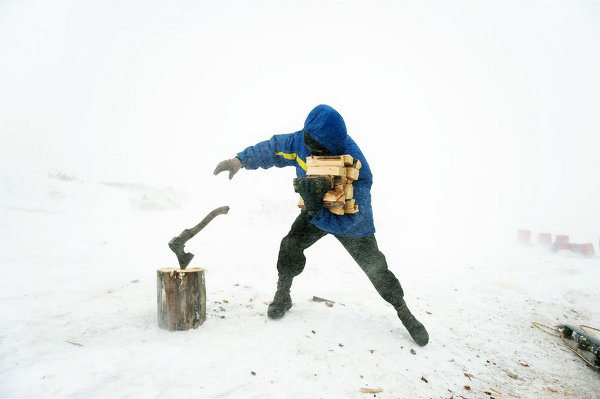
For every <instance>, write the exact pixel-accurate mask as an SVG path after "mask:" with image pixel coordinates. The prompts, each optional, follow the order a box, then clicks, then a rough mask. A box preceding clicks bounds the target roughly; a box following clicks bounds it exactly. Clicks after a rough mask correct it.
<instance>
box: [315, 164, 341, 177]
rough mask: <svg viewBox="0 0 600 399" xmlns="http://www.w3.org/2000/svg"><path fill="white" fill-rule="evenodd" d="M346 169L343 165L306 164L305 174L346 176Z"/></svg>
mask: <svg viewBox="0 0 600 399" xmlns="http://www.w3.org/2000/svg"><path fill="white" fill-rule="evenodd" d="M346 169H347V168H345V167H343V166H308V167H307V168H306V174H307V175H308V176H346Z"/></svg>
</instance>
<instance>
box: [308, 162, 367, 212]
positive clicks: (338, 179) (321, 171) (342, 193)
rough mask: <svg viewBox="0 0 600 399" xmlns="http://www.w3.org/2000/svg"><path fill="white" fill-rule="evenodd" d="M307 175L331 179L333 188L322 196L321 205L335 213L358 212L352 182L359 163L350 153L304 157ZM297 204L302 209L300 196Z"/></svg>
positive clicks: (356, 174) (356, 173)
mask: <svg viewBox="0 0 600 399" xmlns="http://www.w3.org/2000/svg"><path fill="white" fill-rule="evenodd" d="M306 166H307V169H306V175H307V177H316V176H325V177H327V178H328V179H329V180H331V182H332V185H333V189H332V190H329V191H327V193H325V196H324V197H323V207H325V208H327V209H329V212H331V213H335V214H336V215H343V214H345V213H356V212H358V205H357V204H355V203H354V187H353V186H352V183H353V182H354V181H356V180H358V173H359V169H360V168H361V166H362V165H361V163H360V160H359V159H354V158H352V156H351V155H339V156H323V157H315V156H311V157H308V158H306ZM298 206H299V207H300V208H302V209H304V208H305V207H304V201H303V200H302V197H300V202H298Z"/></svg>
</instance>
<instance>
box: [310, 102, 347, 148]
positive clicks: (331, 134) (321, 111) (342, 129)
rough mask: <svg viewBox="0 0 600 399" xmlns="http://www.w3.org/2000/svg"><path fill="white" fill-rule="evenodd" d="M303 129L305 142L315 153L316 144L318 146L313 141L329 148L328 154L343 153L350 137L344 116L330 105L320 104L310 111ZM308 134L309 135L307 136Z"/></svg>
mask: <svg viewBox="0 0 600 399" xmlns="http://www.w3.org/2000/svg"><path fill="white" fill-rule="evenodd" d="M303 131H304V133H305V144H306V145H307V147H309V149H311V151H312V152H313V153H315V151H313V150H314V149H315V146H316V147H317V148H318V145H316V144H315V143H314V142H313V141H316V142H317V144H321V145H322V146H323V147H325V148H326V149H327V150H329V154H327V155H341V154H342V152H343V151H344V149H345V148H346V139H347V138H348V134H347V132H346V124H345V123H344V119H342V116H341V115H340V114H339V113H338V112H337V111H336V110H335V109H333V108H331V107H330V106H329V105H324V104H322V105H318V106H317V107H315V108H314V109H313V110H312V111H310V113H309V114H308V116H307V117H306V121H305V122H304V130H303ZM307 134H308V136H309V137H306V135H307ZM311 139H312V140H311ZM323 155H325V154H323Z"/></svg>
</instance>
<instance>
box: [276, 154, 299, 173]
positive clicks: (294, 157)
mask: <svg viewBox="0 0 600 399" xmlns="http://www.w3.org/2000/svg"><path fill="white" fill-rule="evenodd" d="M275 155H278V156H280V157H284V158H285V159H289V160H291V161H293V160H296V162H298V165H300V167H301V168H302V169H304V170H306V162H304V161H303V160H302V159H300V157H299V156H298V155H296V153H295V152H292V153H291V154H287V153H285V152H278V153H276V154H275Z"/></svg>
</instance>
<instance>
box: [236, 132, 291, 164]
mask: <svg viewBox="0 0 600 399" xmlns="http://www.w3.org/2000/svg"><path fill="white" fill-rule="evenodd" d="M297 136H298V134H297V133H289V134H276V135H274V136H273V137H271V138H270V139H269V140H265V141H261V142H260V143H258V144H256V145H253V146H250V147H247V148H246V149H245V150H244V151H242V152H239V153H238V154H237V157H238V158H239V159H240V161H242V165H243V166H244V168H246V169H258V168H263V169H268V168H270V167H272V166H276V167H278V168H282V167H284V166H294V164H295V159H296V154H295V153H294V151H295V147H296V142H297Z"/></svg>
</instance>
